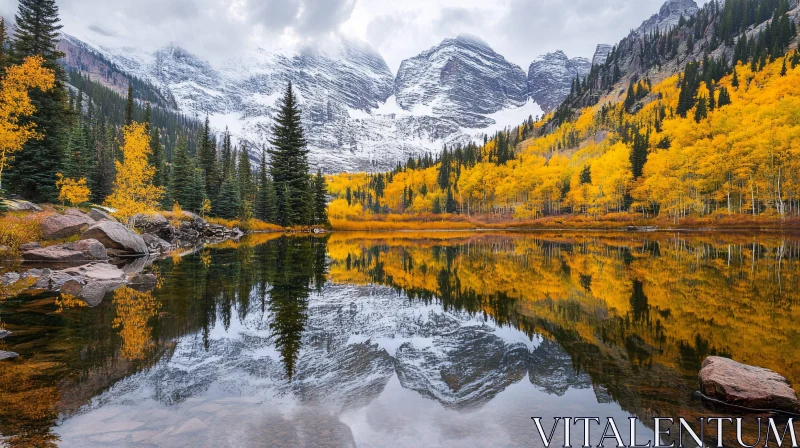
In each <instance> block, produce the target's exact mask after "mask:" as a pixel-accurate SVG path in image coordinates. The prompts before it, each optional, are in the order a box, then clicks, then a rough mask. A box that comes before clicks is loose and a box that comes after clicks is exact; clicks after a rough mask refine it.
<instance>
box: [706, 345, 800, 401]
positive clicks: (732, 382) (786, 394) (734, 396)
mask: <svg viewBox="0 0 800 448" xmlns="http://www.w3.org/2000/svg"><path fill="white" fill-rule="evenodd" d="M700 392H702V393H703V395H705V396H707V397H709V398H712V399H715V400H719V401H722V402H724V403H726V404H730V405H734V406H741V407H745V408H749V409H773V410H778V411H788V412H800V402H798V400H797V394H795V392H794V390H793V389H792V387H791V386H790V385H789V381H787V380H786V378H784V377H782V376H781V375H779V374H777V373H775V372H773V371H772V370H769V369H764V368H761V367H754V366H749V365H746V364H742V363H739V362H736V361H734V360H732V359H728V358H722V357H719V356H709V357H708V358H706V359H705V361H703V365H702V367H701V369H700Z"/></svg>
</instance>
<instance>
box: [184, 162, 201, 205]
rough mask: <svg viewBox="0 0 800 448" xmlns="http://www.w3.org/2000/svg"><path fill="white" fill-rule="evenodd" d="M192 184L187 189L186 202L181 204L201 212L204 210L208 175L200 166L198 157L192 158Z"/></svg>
mask: <svg viewBox="0 0 800 448" xmlns="http://www.w3.org/2000/svg"><path fill="white" fill-rule="evenodd" d="M191 167H192V169H191V173H190V174H191V177H190V184H189V185H188V188H187V189H186V190H185V193H184V194H185V197H186V200H185V204H181V205H183V206H184V208H186V209H188V210H191V211H193V212H194V213H198V214H200V213H201V212H202V210H203V202H204V201H205V199H206V191H205V187H206V176H205V171H203V168H201V167H200V160H199V158H198V157H194V158H193V159H192V165H191Z"/></svg>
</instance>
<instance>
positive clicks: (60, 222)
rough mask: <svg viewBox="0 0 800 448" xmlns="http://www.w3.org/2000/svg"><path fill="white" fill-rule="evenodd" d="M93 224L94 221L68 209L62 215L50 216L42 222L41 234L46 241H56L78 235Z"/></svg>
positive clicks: (77, 211)
mask: <svg viewBox="0 0 800 448" xmlns="http://www.w3.org/2000/svg"><path fill="white" fill-rule="evenodd" d="M93 224H94V219H92V218H90V217H89V216H87V215H85V214H83V213H82V212H80V211H79V210H74V209H70V210H68V211H67V214H64V215H51V216H48V217H47V218H45V219H44V221H42V234H43V236H44V238H45V239H47V240H58V239H61V238H67V237H70V236H73V235H78V234H80V233H81V232H82V231H83V230H84V229H85V228H87V227H89V226H91V225H93Z"/></svg>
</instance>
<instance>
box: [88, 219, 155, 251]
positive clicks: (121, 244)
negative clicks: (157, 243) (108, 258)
mask: <svg viewBox="0 0 800 448" xmlns="http://www.w3.org/2000/svg"><path fill="white" fill-rule="evenodd" d="M90 238H93V239H96V240H97V241H100V243H102V244H103V245H104V246H105V247H106V249H107V250H108V252H109V253H114V254H119V255H147V253H148V250H147V245H146V244H145V243H144V240H143V239H142V237H141V236H140V235H139V234H138V233H136V232H134V231H133V230H131V229H129V228H127V227H125V226H124V225H122V224H120V223H118V222H115V221H100V222H98V223H96V224H95V225H93V226H91V227H89V228H88V229H86V231H85V232H83V234H82V235H81V239H82V240H85V239H90Z"/></svg>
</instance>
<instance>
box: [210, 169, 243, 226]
mask: <svg viewBox="0 0 800 448" xmlns="http://www.w3.org/2000/svg"><path fill="white" fill-rule="evenodd" d="M239 208H240V205H239V187H238V185H237V183H236V180H234V178H233V174H230V173H229V174H228V175H227V176H225V180H224V181H222V186H221V187H220V190H219V196H218V198H217V202H216V203H215V204H214V214H216V215H217V216H219V217H220V218H225V219H234V218H236V216H237V214H238V213H239Z"/></svg>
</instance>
